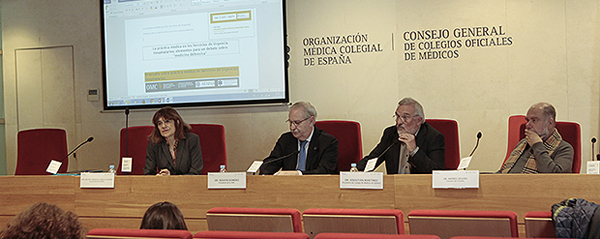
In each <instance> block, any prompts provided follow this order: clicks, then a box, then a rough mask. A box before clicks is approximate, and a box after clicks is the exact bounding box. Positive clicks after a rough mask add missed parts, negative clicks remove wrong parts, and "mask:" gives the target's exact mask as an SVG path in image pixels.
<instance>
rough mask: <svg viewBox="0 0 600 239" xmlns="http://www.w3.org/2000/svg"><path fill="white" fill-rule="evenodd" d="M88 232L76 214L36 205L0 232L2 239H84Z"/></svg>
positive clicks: (23, 212)
mask: <svg viewBox="0 0 600 239" xmlns="http://www.w3.org/2000/svg"><path fill="white" fill-rule="evenodd" d="M85 234H86V230H85V228H84V227H83V225H82V224H81V222H79V219H78V217H77V215H76V214H75V213H72V212H66V211H64V210H62V209H61V208H59V207H58V206H56V205H52V204H47V203H36V204H34V205H33V206H31V207H29V208H28V209H25V210H24V211H22V212H21V213H19V215H17V216H15V217H14V218H13V219H12V220H11V221H10V222H8V223H7V224H6V227H5V228H4V230H2V231H1V232H0V238H2V239H26V238H45V239H83V238H85Z"/></svg>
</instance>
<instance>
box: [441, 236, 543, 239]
mask: <svg viewBox="0 0 600 239" xmlns="http://www.w3.org/2000/svg"><path fill="white" fill-rule="evenodd" d="M502 238H505V237H478V236H468V237H452V238H451V239H502ZM524 238H534V237H524ZM537 239H550V238H541V237H539V238H537Z"/></svg>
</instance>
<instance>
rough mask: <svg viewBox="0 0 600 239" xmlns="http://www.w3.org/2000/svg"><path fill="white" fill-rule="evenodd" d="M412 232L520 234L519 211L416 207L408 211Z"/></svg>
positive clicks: (484, 234) (510, 235) (445, 234)
mask: <svg viewBox="0 0 600 239" xmlns="http://www.w3.org/2000/svg"><path fill="white" fill-rule="evenodd" d="M408 225H409V228H410V233H411V234H428V235H437V236H439V237H440V238H442V239H448V238H451V237H454V236H489V237H519V231H518V228H517V214H516V213H514V212H510V211H462V210H412V211H410V212H409V213H408Z"/></svg>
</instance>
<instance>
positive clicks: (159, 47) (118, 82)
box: [104, 0, 288, 109]
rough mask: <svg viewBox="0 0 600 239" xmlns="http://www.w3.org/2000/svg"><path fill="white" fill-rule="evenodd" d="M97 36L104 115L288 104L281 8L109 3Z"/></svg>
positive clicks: (179, 0)
mask: <svg viewBox="0 0 600 239" xmlns="http://www.w3.org/2000/svg"><path fill="white" fill-rule="evenodd" d="M107 1H108V0H107ZM104 33H105V38H104V53H105V56H104V58H105V88H104V89H105V90H104V94H105V109H120V108H124V107H134V108H135V107H157V106H160V104H172V105H182V106H185V105H211V104H247V103H265V102H267V103H268V102H287V100H288V93H287V90H288V89H287V82H286V81H287V79H286V77H287V76H286V71H285V62H284V44H285V42H284V28H283V3H282V2H281V1H280V0H277V1H243V0H242V1H231V0H223V1H220V0H210V1H204V0H202V1H194V0H164V2H161V1H160V0H159V1H156V0H154V1H142V0H140V1H126V0H112V1H111V2H110V3H105V5H104Z"/></svg>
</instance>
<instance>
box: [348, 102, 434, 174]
mask: <svg viewBox="0 0 600 239" xmlns="http://www.w3.org/2000/svg"><path fill="white" fill-rule="evenodd" d="M394 117H395V118H396V125H394V126H390V127H388V128H386V129H385V130H384V131H383V136H382V137H381V140H380V141H379V144H377V146H376V147H375V148H374V149H373V150H372V151H371V153H369V155H367V156H366V157H364V158H363V159H362V160H361V161H360V162H358V165H357V167H358V169H359V170H364V169H365V166H366V164H367V161H369V160H370V159H373V158H377V157H379V159H378V160H377V164H376V165H377V166H379V165H380V164H381V163H383V162H384V161H385V165H386V170H387V173H388V174H410V173H431V171H432V170H441V169H444V164H445V159H444V154H445V150H444V136H443V135H442V134H441V133H440V132H439V131H437V130H436V129H434V128H433V127H432V126H431V125H429V124H427V123H425V113H424V112H423V107H422V106H421V104H420V103H419V102H417V101H416V100H414V99H412V98H404V99H402V100H401V101H400V102H398V108H396V113H395V115H394Z"/></svg>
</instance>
